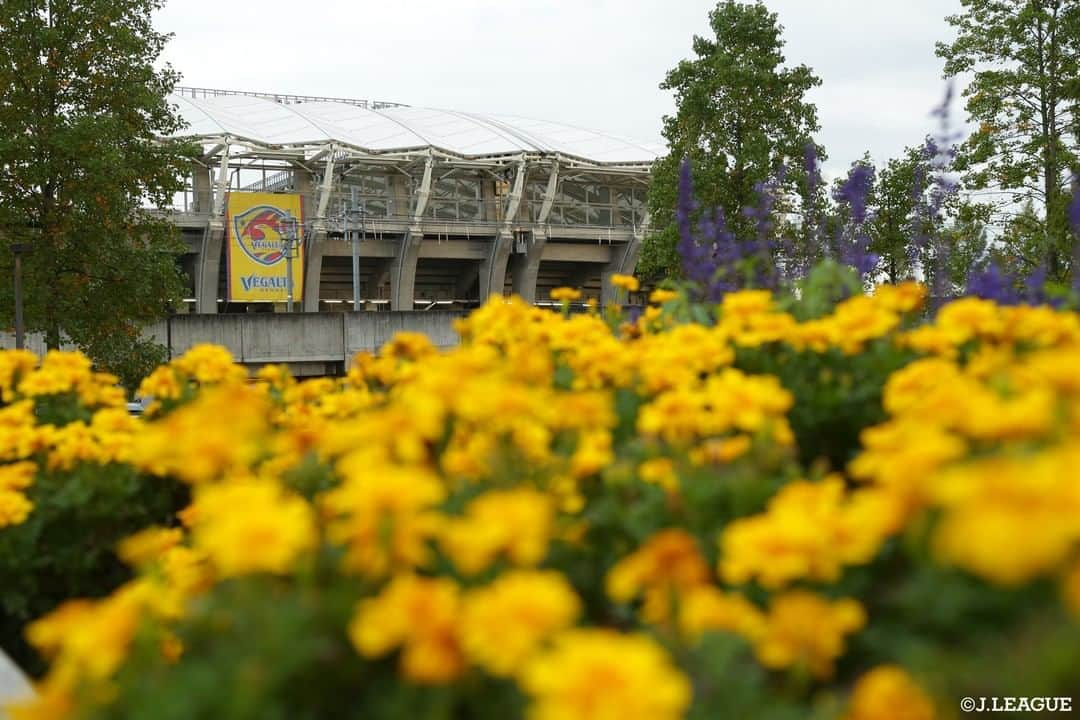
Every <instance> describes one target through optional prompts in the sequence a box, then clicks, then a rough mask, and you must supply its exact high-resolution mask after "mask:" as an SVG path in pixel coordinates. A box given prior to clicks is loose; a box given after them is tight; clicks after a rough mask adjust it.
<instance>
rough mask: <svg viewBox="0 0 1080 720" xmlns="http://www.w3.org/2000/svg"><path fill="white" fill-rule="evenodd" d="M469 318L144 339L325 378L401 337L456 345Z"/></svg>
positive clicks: (221, 327) (177, 324) (248, 328)
mask: <svg viewBox="0 0 1080 720" xmlns="http://www.w3.org/2000/svg"><path fill="white" fill-rule="evenodd" d="M465 315H466V313H465V312H454V311H438V310H435V311H423V310H414V311H403V312H358V313H295V314H292V315H286V314H282V313H267V314H258V315H255V314H244V315H205V314H202V315H200V314H190V315H173V316H171V317H169V318H168V319H166V320H161V321H159V322H157V323H155V324H153V325H150V326H148V327H147V328H146V330H145V335H146V336H147V337H150V338H152V339H154V340H155V341H156V342H158V343H160V344H162V345H165V346H166V347H168V349H169V355H170V357H177V356H179V355H182V354H184V353H185V352H187V351H188V350H189V349H191V347H192V346H194V345H198V344H200V343H213V344H215V345H222V346H224V347H225V348H227V349H228V350H229V352H231V353H232V355H233V357H235V358H236V359H237V361H238V362H241V363H244V364H245V365H256V366H258V365H265V364H268V363H288V364H289V365H290V366H292V367H293V368H294V371H296V372H297V374H301V375H303V374H319V375H321V374H329V373H332V372H334V370H335V368H342V369H343V368H347V367H348V366H349V365H350V364H351V362H352V357H353V355H355V354H356V353H358V352H360V351H362V350H369V351H373V350H378V349H379V348H380V347H382V346H383V345H384V344H385V343H386V342H387V341H389V340H390V339H391V338H392V337H393V336H394V335H395V334H396V333H399V332H418V333H423V334H424V335H427V336H428V337H429V338H430V339H431V341H432V343H434V344H435V345H436V346H438V347H444V348H445V347H452V346H454V345H457V343H458V336H457V333H456V332H454V327H453V323H454V320H455V319H457V318H459V317H464V316H465ZM14 347H15V337H14V335H12V334H11V333H0V349H10V348H14ZM27 349H29V350H32V351H34V352H36V353H38V354H39V355H40V354H43V353H44V352H45V341H44V337H42V336H41V335H40V334H37V333H35V334H33V335H28V336H27ZM65 349H74V348H70V347H69V348H65Z"/></svg>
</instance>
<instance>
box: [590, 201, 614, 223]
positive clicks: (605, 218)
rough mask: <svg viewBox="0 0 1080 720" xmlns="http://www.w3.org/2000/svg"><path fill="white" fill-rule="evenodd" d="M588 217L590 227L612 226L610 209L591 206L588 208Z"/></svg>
mask: <svg viewBox="0 0 1080 720" xmlns="http://www.w3.org/2000/svg"><path fill="white" fill-rule="evenodd" d="M587 217H588V218H589V221H588V224H589V225H605V226H608V227H610V226H611V208H609V207H597V206H595V205H590V206H589V208H588V213H587Z"/></svg>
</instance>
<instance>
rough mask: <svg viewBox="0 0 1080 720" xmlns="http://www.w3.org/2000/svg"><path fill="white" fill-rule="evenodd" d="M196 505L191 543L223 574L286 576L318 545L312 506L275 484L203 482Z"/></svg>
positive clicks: (194, 505) (226, 575)
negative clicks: (305, 553) (262, 573)
mask: <svg viewBox="0 0 1080 720" xmlns="http://www.w3.org/2000/svg"><path fill="white" fill-rule="evenodd" d="M192 508H193V511H194V516H195V520H194V523H193V526H192V529H191V536H192V542H193V544H194V546H195V547H196V548H197V549H199V550H201V551H203V552H205V553H206V555H207V556H208V557H209V558H210V561H211V562H212V563H213V565H214V567H215V568H216V569H217V571H218V572H219V573H220V574H221V576H222V577H230V576H234V575H245V574H248V573H258V572H269V573H275V574H287V573H289V572H291V571H292V570H293V565H294V563H295V561H296V558H297V556H299V555H300V554H301V553H304V552H306V551H308V550H310V549H311V548H312V547H314V545H315V540H316V533H315V515H314V513H313V512H312V510H311V507H310V506H309V505H308V504H307V502H305V501H304V499H303V498H301V497H299V496H298V495H294V494H292V493H289V492H287V491H286V490H285V489H284V488H283V487H281V486H280V485H278V484H277V483H274V482H268V481H235V482H228V483H223V484H220V485H207V486H203V487H200V488H199V490H198V491H197V493H196V495H195V501H194V503H192Z"/></svg>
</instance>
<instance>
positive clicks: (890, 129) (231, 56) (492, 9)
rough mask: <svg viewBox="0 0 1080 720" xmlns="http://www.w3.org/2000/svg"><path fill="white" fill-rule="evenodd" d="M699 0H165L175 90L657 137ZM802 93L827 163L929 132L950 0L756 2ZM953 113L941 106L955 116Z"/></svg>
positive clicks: (881, 154) (702, 16)
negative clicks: (316, 100)
mask: <svg viewBox="0 0 1080 720" xmlns="http://www.w3.org/2000/svg"><path fill="white" fill-rule="evenodd" d="M715 4H716V3H715V2H710V1H709V0H305V1H299V2H298V1H297V0H170V2H169V3H168V5H167V6H166V7H165V9H164V10H163V11H161V12H160V13H159V15H158V17H157V21H156V23H157V27H158V29H159V30H161V31H166V32H172V33H174V34H175V38H174V39H173V41H172V42H171V44H170V45H169V47H168V49H167V50H166V52H165V59H167V60H168V61H169V62H171V63H172V64H173V66H174V67H175V68H176V69H177V70H179V71H180V72H181V73H182V74H183V81H182V84H184V85H194V86H199V87H213V88H227V89H240V90H258V91H270V92H283V93H295V94H304V95H326V96H338V97H356V98H368V99H374V100H391V101H395V102H403V103H407V104H409V105H417V106H423V107H437V108H447V109H454V110H464V111H471V112H480V113H484V112H490V113H500V114H505V115H517V116H521V117H534V118H541V119H545V120H554V121H560V122H566V123H569V124H573V125H579V126H582V127H588V128H593V129H596V130H606V131H609V132H612V133H615V134H620V135H623V136H626V137H629V138H633V139H638V140H644V141H650V142H661V141H662V140H661V137H660V126H661V124H660V119H661V117H662V116H663V115H664V114H666V113H671V112H672V111H673V110H674V103H673V101H672V98H671V95H670V93H668V92H665V91H662V90H660V89H659V87H658V86H659V84H660V82H661V80H662V79H663V77H664V74H665V73H666V72H667V70H669V69H670V68H672V67H674V66H675V64H676V63H678V61H679V60H680V59H683V58H687V57H689V56H690V55H691V53H692V51H691V39H692V37H693V35H695V34H699V35H702V34H707V33H709V27H708V17H707V16H708V11H709V10H710V9H711V8H712V7H715ZM766 4H767V5H768V7H769V8H770V9H771V10H772V11H773V12H776V13H778V14H779V17H780V23H781V24H782V25H783V26H784V38H785V39H786V41H787V46H786V48H785V51H786V56H787V62H788V64H797V63H805V64H807V65H809V66H810V67H812V68H813V69H814V72H815V73H816V74H817V75H818V77H820V78H821V79H822V80H823V84H822V86H821V87H820V88H817V89H816V90H815V91H813V93H812V94H811V95H810V96H809V97H810V100H811V101H812V102H814V103H816V104H817V106H818V114H819V117H820V120H821V126H822V129H821V132H820V134H819V136H818V140H819V141H820V142H822V143H823V144H824V145H825V148H826V150H827V151H828V153H829V156H830V158H829V162H828V164H827V170H829V171H832V172H830V173H829V174H834V173H836V172H838V171H842V170H843V169H845V168H846V167H847V165H848V164H849V163H850V162H851V161H852V160H854V159H856V158H858V157H860V156H861V155H862V153H863V152H864V151H866V150H869V151H870V152H871V154H872V155H873V156H874V158H875V159H876V160H878V161H882V160H884V159H886V158H889V157H892V156H895V155H897V154H899V153H900V151H901V150H902V149H903V147H904V146H905V145H914V144H916V143H918V142H920V141H921V140H922V138H923V137H924V136H925V135H926V134H927V133H928V132H930V131H932V130H933V128H934V121H933V120H932V119H931V118H930V117H929V115H928V113H929V111H930V109H931V108H932V107H933V106H934V105H936V104H938V103H939V102H940V99H941V97H942V94H943V91H944V87H945V86H944V82H943V80H942V79H941V61H940V60H938V59H937V58H936V57H935V56H934V42H935V41H936V40H946V39H949V38H950V37H951V35H952V33H951V29H950V28H949V26H948V25H947V24H946V23H945V21H944V17H945V16H946V15H947V14H950V13H953V12H956V11H958V10H959V8H960V0H905V1H904V2H896V0H767V1H766ZM960 115H961V111H960V110H959V108H958V106H957V107H956V117H957V118H958V119H960Z"/></svg>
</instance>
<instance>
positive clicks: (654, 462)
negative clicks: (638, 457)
mask: <svg viewBox="0 0 1080 720" xmlns="http://www.w3.org/2000/svg"><path fill="white" fill-rule="evenodd" d="M638 477H640V478H641V479H642V480H644V481H645V482H647V483H651V484H653V485H658V486H659V487H661V488H663V489H664V490H665V491H666V492H669V493H677V492H679V476H678V474H677V473H676V472H675V463H674V462H672V460H671V458H653V459H651V460H646V461H645V462H643V463H641V465H639V466H638Z"/></svg>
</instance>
